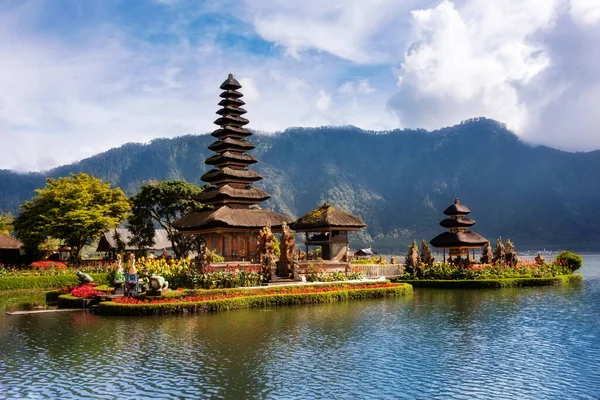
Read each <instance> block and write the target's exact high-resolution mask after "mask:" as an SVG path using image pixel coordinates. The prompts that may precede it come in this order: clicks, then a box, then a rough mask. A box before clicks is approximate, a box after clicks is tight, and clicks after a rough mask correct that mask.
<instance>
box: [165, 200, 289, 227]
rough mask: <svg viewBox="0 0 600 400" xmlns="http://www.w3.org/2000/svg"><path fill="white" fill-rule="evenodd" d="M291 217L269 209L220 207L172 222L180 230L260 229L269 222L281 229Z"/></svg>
mask: <svg viewBox="0 0 600 400" xmlns="http://www.w3.org/2000/svg"><path fill="white" fill-rule="evenodd" d="M284 222H285V223H290V222H291V218H289V217H286V216H285V215H281V214H278V213H276V212H275V211H271V210H263V209H260V208H258V209H247V208H230V207H227V206H224V207H220V208H218V209H216V210H211V211H201V212H197V213H193V214H190V215H187V216H185V217H183V218H180V219H178V220H177V221H175V222H173V226H174V227H175V228H177V229H178V230H180V231H202V230H210V229H215V228H244V229H261V228H263V227H265V226H267V224H271V228H273V229H281V225H282V224H283V223H284Z"/></svg>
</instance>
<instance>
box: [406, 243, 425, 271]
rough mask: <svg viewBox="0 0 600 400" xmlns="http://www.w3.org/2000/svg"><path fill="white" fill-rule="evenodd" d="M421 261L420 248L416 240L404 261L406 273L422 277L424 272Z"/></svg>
mask: <svg viewBox="0 0 600 400" xmlns="http://www.w3.org/2000/svg"><path fill="white" fill-rule="evenodd" d="M419 261H420V260H419V247H418V246H417V241H416V240H414V241H413V243H412V244H411V245H410V247H409V248H408V254H407V255H406V258H405V260H404V264H405V267H404V268H405V270H406V272H408V273H409V274H411V275H413V274H416V275H417V276H420V275H422V270H421V266H420V262H419Z"/></svg>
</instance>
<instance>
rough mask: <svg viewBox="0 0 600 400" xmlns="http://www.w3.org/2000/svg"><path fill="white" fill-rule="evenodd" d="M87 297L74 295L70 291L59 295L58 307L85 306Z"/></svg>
mask: <svg viewBox="0 0 600 400" xmlns="http://www.w3.org/2000/svg"><path fill="white" fill-rule="evenodd" d="M84 301H85V299H83V298H81V297H75V296H72V295H71V294H70V293H67V294H61V295H59V296H58V308H83V304H84Z"/></svg>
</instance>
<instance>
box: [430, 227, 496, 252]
mask: <svg viewBox="0 0 600 400" xmlns="http://www.w3.org/2000/svg"><path fill="white" fill-rule="evenodd" d="M429 243H431V245H432V246H433V247H436V248H438V249H454V248H461V247H462V248H473V249H474V248H479V247H481V246H483V245H484V244H486V243H487V239H486V238H484V237H483V236H481V235H480V234H478V233H476V232H472V231H466V232H457V233H451V232H444V233H442V234H440V235H437V236H436V237H434V238H433V239H431V241H430V242H429Z"/></svg>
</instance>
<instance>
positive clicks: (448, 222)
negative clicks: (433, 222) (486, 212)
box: [440, 217, 475, 229]
mask: <svg viewBox="0 0 600 400" xmlns="http://www.w3.org/2000/svg"><path fill="white" fill-rule="evenodd" d="M440 225H441V226H443V227H444V228H448V229H450V228H468V227H470V226H473V225H475V220H473V219H471V218H464V217H459V218H456V219H452V218H446V219H445V220H443V221H442V222H440Z"/></svg>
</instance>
